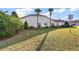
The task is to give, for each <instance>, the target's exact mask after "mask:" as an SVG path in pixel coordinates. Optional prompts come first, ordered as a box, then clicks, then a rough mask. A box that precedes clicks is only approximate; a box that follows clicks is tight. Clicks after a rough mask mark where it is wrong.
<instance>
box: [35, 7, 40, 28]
mask: <svg viewBox="0 0 79 59" xmlns="http://www.w3.org/2000/svg"><path fill="white" fill-rule="evenodd" d="M35 12H36V16H37V27H38V16H39V13H40V12H41V10H40V9H39V8H37V9H35Z"/></svg>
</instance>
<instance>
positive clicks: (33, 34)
mask: <svg viewBox="0 0 79 59" xmlns="http://www.w3.org/2000/svg"><path fill="white" fill-rule="evenodd" d="M47 32H48V35H47V36H46V33H47ZM24 33H25V34H24ZM26 33H29V34H30V36H29V37H27V35H26ZM44 33H45V34H44ZM40 34H42V35H40ZM45 36H46V38H45V39H44V37H45ZM15 38H18V39H14V38H13V40H12V38H10V39H8V40H6V41H4V42H2V43H0V47H1V48H2V46H4V47H6V48H4V49H1V50H4V51H5V50H7V51H18V50H19V51H28V50H29V51H35V50H36V49H37V48H38V47H40V46H41V49H40V50H41V51H79V27H75V28H72V30H71V33H70V32H69V28H60V29H59V28H58V29H57V28H53V29H50V30H49V29H33V30H27V31H24V32H22V33H21V34H19V35H17V36H15ZM27 39H28V40H27ZM42 41H44V42H43V44H41V43H42ZM18 42H19V43H18ZM14 43H17V44H14ZM12 44H13V45H12ZM7 46H8V47H7Z"/></svg>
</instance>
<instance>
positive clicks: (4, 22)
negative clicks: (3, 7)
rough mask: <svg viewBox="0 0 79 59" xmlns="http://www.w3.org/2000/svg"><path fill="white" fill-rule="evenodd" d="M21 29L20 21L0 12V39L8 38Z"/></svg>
mask: <svg viewBox="0 0 79 59" xmlns="http://www.w3.org/2000/svg"><path fill="white" fill-rule="evenodd" d="M22 27H23V24H22V22H21V20H19V19H18V18H16V17H13V16H10V15H7V14H5V13H4V12H2V11H0V37H9V36H11V35H14V34H16V32H19V31H20V30H21V29H22Z"/></svg>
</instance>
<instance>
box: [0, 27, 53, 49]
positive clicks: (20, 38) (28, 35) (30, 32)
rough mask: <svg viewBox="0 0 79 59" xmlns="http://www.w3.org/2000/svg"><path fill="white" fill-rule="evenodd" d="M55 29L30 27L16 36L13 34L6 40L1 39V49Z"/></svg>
mask: <svg viewBox="0 0 79 59" xmlns="http://www.w3.org/2000/svg"><path fill="white" fill-rule="evenodd" d="M51 30H54V29H52V28H51V29H48V28H40V29H28V30H24V31H23V32H20V33H19V34H17V35H16V36H13V37H11V38H9V39H6V40H4V41H0V49H2V48H5V47H8V46H10V45H13V44H16V43H20V42H22V41H25V40H27V39H30V38H32V37H35V36H38V35H41V34H43V33H46V32H48V31H51Z"/></svg>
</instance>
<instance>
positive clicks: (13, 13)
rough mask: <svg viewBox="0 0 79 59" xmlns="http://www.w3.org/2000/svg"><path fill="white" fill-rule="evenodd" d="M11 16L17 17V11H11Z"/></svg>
mask: <svg viewBox="0 0 79 59" xmlns="http://www.w3.org/2000/svg"><path fill="white" fill-rule="evenodd" d="M11 16H14V17H17V18H19V17H18V15H17V13H16V12H15V11H13V12H12V14H11Z"/></svg>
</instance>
